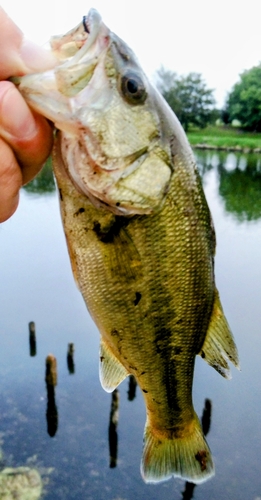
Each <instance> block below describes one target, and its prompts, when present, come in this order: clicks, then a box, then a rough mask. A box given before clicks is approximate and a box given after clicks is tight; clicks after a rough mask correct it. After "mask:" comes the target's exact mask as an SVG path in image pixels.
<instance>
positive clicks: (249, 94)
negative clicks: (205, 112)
mask: <svg viewBox="0 0 261 500" xmlns="http://www.w3.org/2000/svg"><path fill="white" fill-rule="evenodd" d="M260 82H261V63H260V64H259V65H258V66H254V67H253V68H251V69H249V70H247V71H244V72H243V73H242V74H241V75H240V81H239V82H237V83H236V84H235V85H234V87H233V88H232V90H231V92H230V94H229V96H228V99H227V103H226V108H225V110H224V113H227V114H228V116H229V121H230V122H232V120H239V121H240V122H241V124H242V127H243V128H245V129H246V130H255V131H257V132H261V85H260Z"/></svg>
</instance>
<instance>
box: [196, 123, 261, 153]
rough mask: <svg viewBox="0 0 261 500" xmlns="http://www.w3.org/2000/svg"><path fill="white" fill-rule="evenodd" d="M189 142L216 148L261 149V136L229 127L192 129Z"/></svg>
mask: <svg viewBox="0 0 261 500" xmlns="http://www.w3.org/2000/svg"><path fill="white" fill-rule="evenodd" d="M188 139H189V142H190V143H191V144H192V145H195V144H208V145H209V146H213V147H216V148H220V147H224V148H225V147H234V148H242V149H244V148H246V149H247V148H249V149H252V150H254V149H256V148H259V149H260V148H261V134H257V133H253V132H243V131H242V130H241V129H238V128H235V127H229V126H220V127H217V126H208V127H207V128H206V129H204V130H199V129H191V130H190V131H189V133H188Z"/></svg>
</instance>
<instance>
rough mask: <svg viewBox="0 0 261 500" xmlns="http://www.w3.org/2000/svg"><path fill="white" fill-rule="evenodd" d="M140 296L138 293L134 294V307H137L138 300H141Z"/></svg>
mask: <svg viewBox="0 0 261 500" xmlns="http://www.w3.org/2000/svg"><path fill="white" fill-rule="evenodd" d="M141 297H142V295H141V293H140V292H136V297H135V300H134V305H135V306H137V305H138V303H139V301H140V299H141Z"/></svg>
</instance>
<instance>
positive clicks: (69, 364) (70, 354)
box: [67, 343, 75, 375]
mask: <svg viewBox="0 0 261 500" xmlns="http://www.w3.org/2000/svg"><path fill="white" fill-rule="evenodd" d="M73 356H74V344H72V343H70V344H68V351H67V367H68V371H69V373H70V375H72V374H73V373H75V365H74V359H73Z"/></svg>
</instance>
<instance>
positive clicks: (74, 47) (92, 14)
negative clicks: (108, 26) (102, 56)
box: [50, 9, 103, 62]
mask: <svg viewBox="0 0 261 500" xmlns="http://www.w3.org/2000/svg"><path fill="white" fill-rule="evenodd" d="M102 24H103V23H102V18H101V16H100V14H99V12H98V11H97V10H96V9H90V11H89V12H88V14H87V16H83V19H82V21H81V22H80V23H79V24H78V25H77V26H76V27H75V28H73V29H71V30H70V31H68V32H67V33H66V34H65V35H56V36H53V37H52V38H51V40H50V45H51V49H52V51H53V53H54V55H55V56H56V57H57V59H58V60H59V61H61V62H62V61H64V60H68V58H71V57H73V56H75V55H76V54H77V53H78V54H77V57H76V59H75V62H78V61H79V60H80V59H81V58H82V56H83V55H84V54H85V52H87V51H88V50H89V49H90V47H91V45H92V44H93V43H94V42H95V41H96V39H97V37H98V35H99V32H100V28H101V25H102ZM81 49H84V50H82V52H81Z"/></svg>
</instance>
